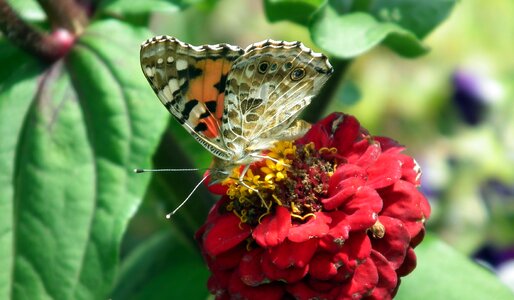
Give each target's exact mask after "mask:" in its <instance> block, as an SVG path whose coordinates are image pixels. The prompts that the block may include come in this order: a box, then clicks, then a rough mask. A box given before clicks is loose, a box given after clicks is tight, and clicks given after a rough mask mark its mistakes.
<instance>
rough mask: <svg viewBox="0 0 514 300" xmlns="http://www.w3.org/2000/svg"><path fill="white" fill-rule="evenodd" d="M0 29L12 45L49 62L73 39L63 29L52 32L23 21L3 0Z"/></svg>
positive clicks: (58, 56) (67, 46) (69, 45)
mask: <svg viewBox="0 0 514 300" xmlns="http://www.w3.org/2000/svg"><path fill="white" fill-rule="evenodd" d="M0 31H2V32H3V33H4V35H5V37H6V38H7V39H8V40H10V41H11V42H12V43H13V44H14V45H16V46H18V47H20V48H22V49H24V50H25V51H27V52H29V53H32V54H33V55H35V56H37V57H39V58H41V59H43V60H46V61H49V62H53V61H55V60H57V59H59V58H61V57H62V56H63V55H65V54H66V53H67V52H68V50H69V49H70V48H71V46H72V45H73V42H74V40H75V36H74V35H73V34H71V33H70V32H69V31H68V30H65V29H57V30H55V31H54V32H53V33H52V34H47V33H44V32H41V31H39V30H37V29H36V28H34V27H32V26H30V25H29V24H27V23H26V22H24V21H23V20H22V19H21V18H20V16H19V15H18V14H17V13H16V12H15V11H14V10H13V9H12V8H11V6H10V5H9V4H8V3H7V2H6V1H5V0H0Z"/></svg>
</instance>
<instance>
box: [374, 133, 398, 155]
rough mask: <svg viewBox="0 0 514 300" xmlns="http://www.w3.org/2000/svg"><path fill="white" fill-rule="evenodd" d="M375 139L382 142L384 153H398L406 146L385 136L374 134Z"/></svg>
mask: <svg viewBox="0 0 514 300" xmlns="http://www.w3.org/2000/svg"><path fill="white" fill-rule="evenodd" d="M373 140H374V141H375V142H378V143H380V148H382V153H390V154H398V153H400V152H402V151H403V150H405V147H404V146H402V145H400V144H399V143H398V142H397V141H395V140H393V139H390V138H388V137H383V136H374V137H373Z"/></svg>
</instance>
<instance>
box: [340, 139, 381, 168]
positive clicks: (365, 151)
mask: <svg viewBox="0 0 514 300" xmlns="http://www.w3.org/2000/svg"><path fill="white" fill-rule="evenodd" d="M353 148H354V149H353V151H352V152H351V154H350V155H348V163H349V164H355V165H358V166H360V167H363V168H368V167H369V166H371V165H372V164H373V163H375V162H376V161H377V159H378V158H379V156H380V154H382V150H381V149H380V145H379V144H378V143H373V142H370V141H369V140H366V139H365V140H362V141H361V142H359V143H356V144H355V145H354V147H353Z"/></svg>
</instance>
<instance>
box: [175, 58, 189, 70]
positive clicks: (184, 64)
mask: <svg viewBox="0 0 514 300" xmlns="http://www.w3.org/2000/svg"><path fill="white" fill-rule="evenodd" d="M186 68H187V61H185V60H183V59H179V60H177V70H179V71H180V70H185V69H186Z"/></svg>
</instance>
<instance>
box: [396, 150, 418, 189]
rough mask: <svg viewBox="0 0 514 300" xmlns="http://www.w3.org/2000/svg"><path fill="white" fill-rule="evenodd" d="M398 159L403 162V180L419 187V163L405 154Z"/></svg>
mask: <svg viewBox="0 0 514 300" xmlns="http://www.w3.org/2000/svg"><path fill="white" fill-rule="evenodd" d="M398 157H399V158H400V160H401V162H402V179H403V180H405V181H407V182H410V183H412V184H413V185H415V186H416V187H418V186H419V185H420V183H421V182H420V179H421V168H420V167H419V165H418V163H417V162H416V161H415V160H414V158H412V157H410V156H408V155H405V154H399V155H398Z"/></svg>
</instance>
